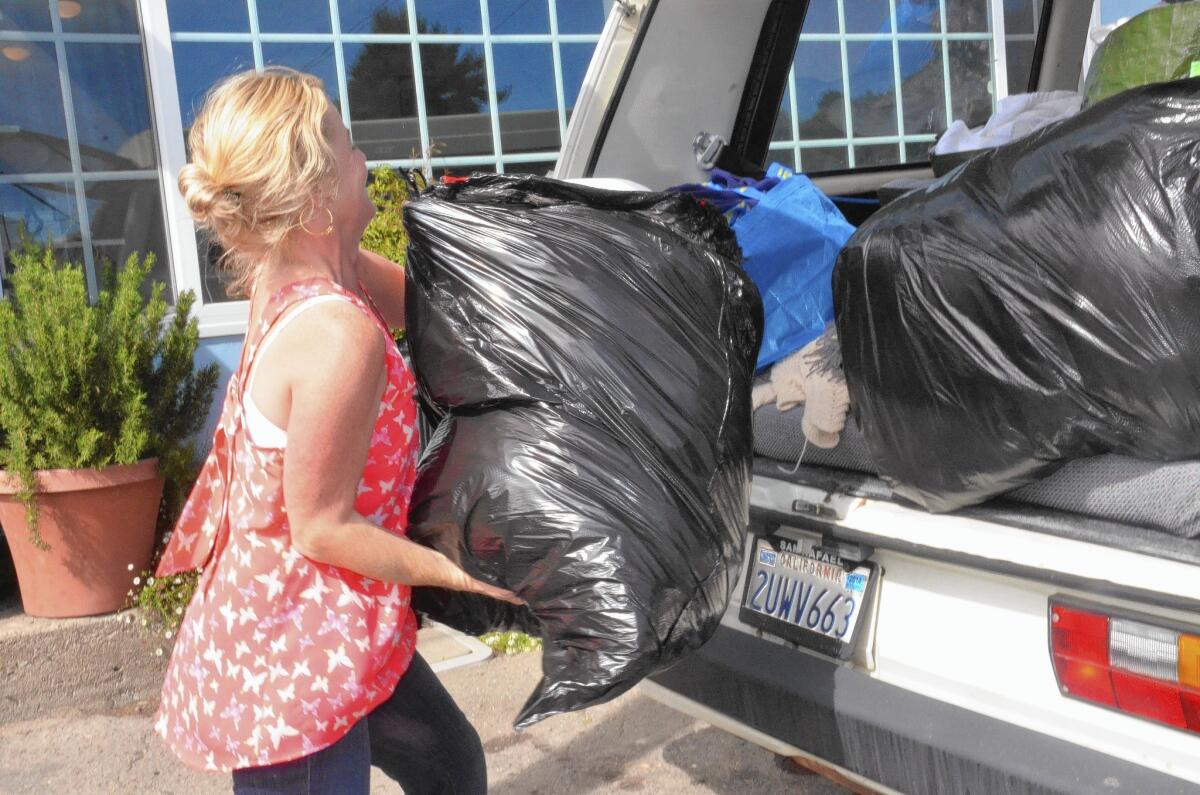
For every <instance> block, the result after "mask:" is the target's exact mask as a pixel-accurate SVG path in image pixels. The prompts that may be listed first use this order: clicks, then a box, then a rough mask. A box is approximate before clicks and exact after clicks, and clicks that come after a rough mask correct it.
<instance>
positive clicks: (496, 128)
mask: <svg viewBox="0 0 1200 795" xmlns="http://www.w3.org/2000/svg"><path fill="white" fill-rule="evenodd" d="M479 13H480V16H481V17H482V21H483V60H484V63H485V65H486V67H487V90H488V105H489V108H490V112H489V116H490V117H491V123H492V153H493V155H494V157H493V162H494V163H495V169H496V171H497V172H503V171H504V162H503V161H502V160H501V157H502V156H503V154H504V150H503V148H502V147H501V145H500V107H499V105H500V103H499V102H497V101H496V61H495V59H494V57H493V55H492V21H491V17H490V16H489V14H488V0H479Z"/></svg>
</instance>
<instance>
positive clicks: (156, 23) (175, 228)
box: [138, 0, 250, 337]
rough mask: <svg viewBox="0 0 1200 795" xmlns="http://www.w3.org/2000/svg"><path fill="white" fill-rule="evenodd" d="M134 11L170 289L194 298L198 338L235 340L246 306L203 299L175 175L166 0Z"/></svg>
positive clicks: (179, 146)
mask: <svg viewBox="0 0 1200 795" xmlns="http://www.w3.org/2000/svg"><path fill="white" fill-rule="evenodd" d="M138 10H139V12H140V13H141V18H142V36H143V38H144V40H145V52H146V71H147V73H148V75H149V79H150V86H149V88H150V107H151V109H152V112H153V113H154V120H155V130H157V133H158V153H159V169H158V174H159V183H160V186H161V189H162V196H163V210H164V214H165V216H166V229H167V248H168V249H169V250H170V256H171V268H172V270H173V272H174V276H175V288H176V290H177V291H179V292H182V291H183V290H191V291H192V292H194V293H195V294H196V304H195V311H194V314H195V316H196V318H197V319H198V321H199V323H200V336H201V337H222V336H231V335H233V336H241V335H243V334H245V333H246V321H247V317H248V315H249V312H250V307H249V302H248V301H221V302H212V303H206V302H205V301H204V291H203V289H202V288H203V285H202V283H201V275H200V273H201V271H200V256H199V253H198V252H197V250H196V225H195V224H194V223H192V217H191V214H190V213H189V212H188V208H187V204H186V203H185V202H184V200H183V195H182V194H180V192H179V185H178V182H177V176H178V174H179V170H180V169H181V168H183V166H184V165H186V163H187V149H186V148H185V147H184V143H183V117H182V116H181V114H180V111H179V88H178V86H177V85H176V83H175V55H174V51H173V49H172V47H171V26H170V24H169V22H168V20H167V0H138Z"/></svg>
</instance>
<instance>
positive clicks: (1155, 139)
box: [834, 80, 1200, 511]
mask: <svg viewBox="0 0 1200 795" xmlns="http://www.w3.org/2000/svg"><path fill="white" fill-rule="evenodd" d="M1198 131H1200V80H1185V81H1179V82H1176V83H1167V84H1159V85H1154V86H1147V87H1144V88H1138V89H1134V90H1132V91H1129V92H1126V93H1124V94H1120V95H1118V96H1115V97H1113V98H1111V99H1109V100H1107V101H1105V102H1102V103H1099V104H1097V105H1095V106H1094V107H1092V108H1090V109H1088V110H1086V111H1085V112H1083V113H1081V114H1079V115H1078V116H1076V117H1073V118H1071V119H1069V120H1066V121H1063V122H1060V123H1057V124H1055V125H1052V126H1050V127H1047V128H1045V129H1043V130H1041V131H1039V132H1037V133H1035V134H1033V135H1032V136H1030V137H1028V138H1025V139H1022V140H1020V141H1017V142H1014V143H1012V144H1009V145H1007V146H1003V147H1000V148H998V149H995V150H992V151H989V152H986V153H984V154H981V155H978V156H977V157H974V158H972V159H971V160H970V161H968V162H967V163H965V164H964V165H963V166H961V167H960V168H958V169H956V170H954V171H952V172H951V173H949V174H947V175H946V176H945V177H943V178H942V179H940V180H938V181H937V182H935V183H933V184H932V185H931V186H930V187H929V188H927V189H924V190H918V191H916V192H914V193H910V194H908V195H906V196H905V197H903V198H901V199H900V200H897V201H896V202H894V203H893V204H891V205H889V206H888V207H887V208H885V209H884V210H882V211H880V212H879V213H877V214H876V215H874V216H873V217H872V218H871V219H870V220H868V221H867V222H866V223H864V224H863V225H862V226H861V227H860V228H859V230H858V232H857V233H856V234H855V235H854V236H853V237H852V238H851V239H850V241H849V242H848V243H847V245H846V248H845V249H844V250H843V252H842V254H841V256H840V258H839V260H838V263H837V266H836V269H835V272H834V296H835V308H836V314H837V324H838V331H839V333H840V335H841V340H842V348H843V354H844V357H845V367H846V375H847V379H848V381H849V386H850V393H851V399H852V402H853V404H854V405H855V407H856V410H857V412H858V414H859V419H860V421H861V423H862V427H863V431H864V434H865V436H866V439H867V442H868V444H869V446H870V448H871V452H872V454H873V455H874V458H875V462H876V464H877V465H878V468H879V471H880V473H881V474H882V475H883V477H884V478H885V479H886V480H887V481H888V482H889V483H890V484H891V485H892V486H893V488H894V489H895V491H896V493H897V494H899V495H900V496H902V497H905V498H908V499H910V500H913V501H915V502H917V503H918V504H920V505H922V506H924V507H925V508H927V509H929V510H933V511H946V510H951V509H954V508H957V507H960V506H963V505H966V504H970V503H976V502H981V501H983V500H985V499H987V498H989V497H991V496H993V495H997V494H1000V493H1001V492H1004V491H1007V490H1009V489H1012V488H1014V487H1017V486H1021V485H1024V484H1027V483H1030V482H1031V481H1034V480H1036V479H1037V478H1039V477H1041V476H1044V475H1046V474H1048V473H1050V472H1051V471H1053V470H1055V469H1057V468H1058V467H1060V466H1061V465H1062V464H1063V463H1065V462H1066V461H1067V460H1069V459H1073V458H1082V457H1086V456H1092V455H1098V454H1101V453H1107V452H1115V453H1122V454H1126V455H1132V456H1137V457H1143V458H1152V459H1164V460H1170V459H1181V458H1189V457H1197V456H1198V455H1200V247H1198V240H1197V235H1198V232H1200V132H1198Z"/></svg>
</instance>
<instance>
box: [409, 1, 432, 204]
mask: <svg viewBox="0 0 1200 795" xmlns="http://www.w3.org/2000/svg"><path fill="white" fill-rule="evenodd" d="M408 32H409V33H410V34H412V37H413V38H412V44H411V45H410V47H411V48H412V51H411V55H412V65H413V66H412V68H413V90H414V91H416V98H417V135H419V136H420V141H421V153H420V159H421V162H422V163H424V165H425V178H426V179H430V180H432V179H433V166H432V164H431V162H430V159H431V158H432V157H433V150H432V148H431V147H432V136H431V135H430V133H429V109H428V108H427V107H426V106H425V74H424V72H423V71H422V66H421V39H420V33H421V31H420V30H418V29H417V0H408Z"/></svg>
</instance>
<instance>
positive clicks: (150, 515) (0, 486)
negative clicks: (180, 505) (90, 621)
mask: <svg viewBox="0 0 1200 795" xmlns="http://www.w3.org/2000/svg"><path fill="white" fill-rule="evenodd" d="M37 477H38V488H37V492H38V494H37V501H38V508H39V510H40V515H39V518H38V532H40V533H41V536H42V538H43V539H44V540H45V541H46V543H48V544H49V545H50V549H49V550H48V551H47V550H42V549H38V548H37V547H35V546H34V545H33V544H32V543H31V542H30V540H29V528H28V526H27V525H26V522H25V506H24V505H22V504H21V503H20V502H18V501H17V499H16V496H15V494H16V492H17V490H18V484H17V479H16V478H15V477H13V476H12V475H11V474H9V473H6V472H5V473H0V524H2V525H3V526H4V535H5V538H6V539H7V540H8V545H9V548H10V549H11V551H12V556H13V563H14V564H15V565H16V569H17V582H18V583H19V584H20V588H21V603H22V604H23V605H24V607H25V612H26V613H28V614H29V615H31V616H44V617H67V616H92V615H98V614H100V613H111V612H113V611H115V610H119V609H120V608H121V606H122V605H124V604H125V599H126V594H127V593H128V591H129V588H130V585H131V583H132V580H133V577H134V576H135V575H134V573H133V572H130V571H129V564H130V563H132V564H133V565H134V568H135V569H136V570H137V571H138V572H141V571H143V570H145V569H147V568H149V567H150V560H151V557H152V556H153V554H154V527H155V522H156V520H157V517H158V504H159V501H160V499H161V498H162V489H163V479H162V478H161V477H159V475H158V459H156V458H148V459H146V460H145V461H139V462H138V463H136V464H128V465H122V466H111V467H107V468H106V469H100V470H95V469H47V470H42V471H40V472H38V473H37Z"/></svg>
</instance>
